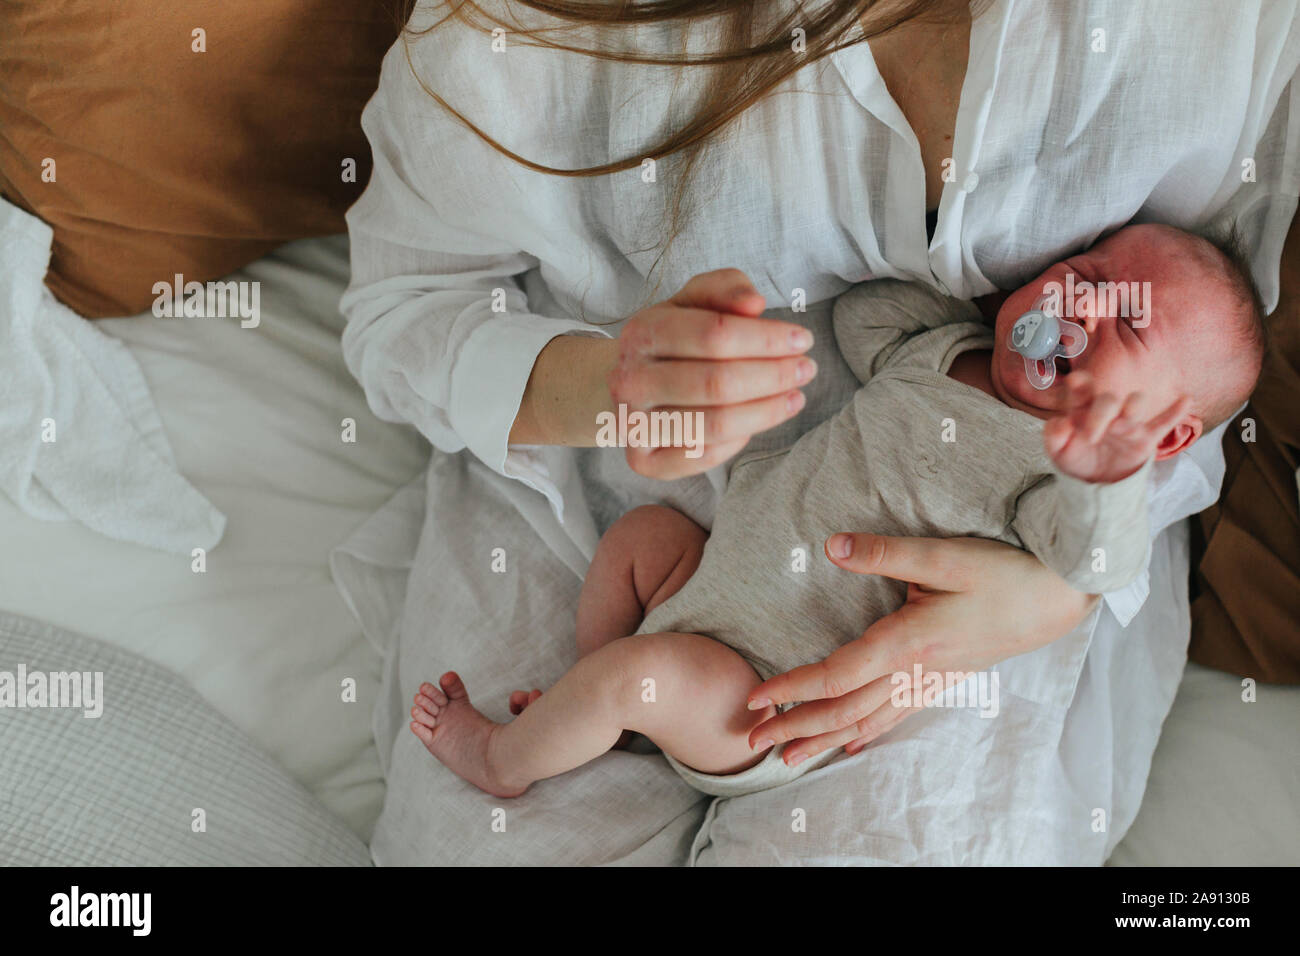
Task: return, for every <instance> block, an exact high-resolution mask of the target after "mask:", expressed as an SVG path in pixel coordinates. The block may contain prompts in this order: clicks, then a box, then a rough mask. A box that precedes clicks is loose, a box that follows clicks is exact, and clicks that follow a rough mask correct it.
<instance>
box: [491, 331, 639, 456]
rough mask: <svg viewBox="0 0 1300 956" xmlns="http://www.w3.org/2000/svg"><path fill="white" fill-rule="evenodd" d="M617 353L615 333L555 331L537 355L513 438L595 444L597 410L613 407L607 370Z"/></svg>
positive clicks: (515, 441)
mask: <svg viewBox="0 0 1300 956" xmlns="http://www.w3.org/2000/svg"><path fill="white" fill-rule="evenodd" d="M617 359H618V341H617V340H616V339H606V338H594V337H591V336H585V335H558V336H556V337H555V338H553V339H551V341H550V342H548V343H547V344H546V347H545V348H543V349H542V351H541V352H539V353H538V355H537V360H536V362H534V363H533V371H532V374H531V375H529V377H528V385H527V386H526V387H525V389H524V397H523V400H522V401H521V402H520V403H519V411H518V412H517V413H516V415H515V422H514V425H513V427H512V428H511V429H510V441H511V443H512V444H521V445H568V446H571V447H591V446H593V445H595V444H596V432H597V425H596V416H597V415H598V414H599V413H600V412H602V411H609V410H612V409H613V407H614V404H613V401H612V399H611V398H610V395H609V387H608V385H606V376H607V374H608V373H609V371H610V369H612V368H613V367H614V364H615V362H616V361H617Z"/></svg>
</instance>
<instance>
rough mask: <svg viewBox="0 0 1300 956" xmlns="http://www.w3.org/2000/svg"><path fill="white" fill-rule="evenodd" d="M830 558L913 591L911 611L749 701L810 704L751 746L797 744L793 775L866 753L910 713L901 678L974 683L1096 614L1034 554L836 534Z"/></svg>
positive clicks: (757, 735) (956, 542) (757, 732)
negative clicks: (953, 677) (894, 696)
mask: <svg viewBox="0 0 1300 956" xmlns="http://www.w3.org/2000/svg"><path fill="white" fill-rule="evenodd" d="M826 556H827V557H828V558H829V559H830V560H831V561H832V562H834V563H835V564H837V565H839V566H840V567H841V568H845V569H847V570H849V571H852V572H855V573H857V574H880V575H885V576H887V577H891V578H894V579H896V580H900V581H907V582H909V583H908V586H907V602H906V603H905V604H904V605H903V606H902V607H901V608H899V609H898V610H897V611H895V612H894V613H893V614H890V615H888V616H887V617H883V618H881V619H880V620H879V621H877V622H876V623H875V624H873V625H871V627H869V628H867V630H866V632H865V633H864V634H863V635H862V636H861V637H860V638H858V639H857V640H855V641H853V642H852V643H849V644H845V645H844V646H843V647H840V648H838V649H837V650H836V651H835V652H834V653H832V654H831V655H830V656H829V657H827V658H826V659H825V660H824V661H819V662H818V663H816V664H807V665H805V666H803V667H796V668H795V669H794V670H792V671H789V672H787V673H785V674H779V675H777V676H776V677H773V678H772V679H771V680H768V681H765V682H763V683H762V684H760V685H758V687H756V688H754V690H753V691H751V692H750V695H749V700H750V707H751V709H754V710H757V709H759V708H760V707H763V706H766V705H767V704H768V703H774V704H786V703H794V702H796V701H808V703H803V704H800V705H799V706H797V707H793V708H791V709H790V710H788V711H786V712H785V713H781V714H778V715H777V716H775V717H772V718H771V719H769V720H767V721H764V722H763V723H762V724H760V725H759V726H758V727H756V728H755V729H754V731H753V733H751V734H750V737H749V740H750V744H751V745H753V746H754V747H755V749H764V748H766V747H767V746H770V745H771V744H773V743H777V744H779V743H783V742H785V741H790V743H788V744H787V745H786V748H785V753H784V759H785V762H786V763H787V764H789V765H791V766H793V765H794V764H796V763H798V762H800V761H802V760H803V759H805V758H807V757H811V756H813V755H814V754H817V753H821V752H822V751H824V750H830V749H832V748H834V747H840V746H843V747H844V748H845V750H847V751H848V752H849V753H857V752H858V751H859V750H861V749H862V748H863V747H865V746H866V745H867V744H868V743H870V742H871V741H872V740H874V739H875V738H876V737H878V736H880V735H881V734H883V733H884V732H885V731H887V730H889V729H890V728H891V727H893V726H894V725H895V724H897V723H898V722H899V721H901V720H902V719H903V718H904V717H906V716H907V715H908V714H909V713H910V712H911V710H912V709H915V708H906V707H901V706H895V705H894V703H893V701H892V700H891V692H892V691H893V690H894V685H893V684H892V683H891V680H890V678H891V676H892V675H893V674H895V673H897V672H904V673H907V674H911V673H912V669H913V665H914V664H918V663H919V664H920V665H921V668H922V670H923V671H924V672H927V673H928V672H930V671H940V672H948V673H953V672H974V671H980V670H983V669H984V668H986V667H988V666H990V665H991V664H995V663H997V662H998V661H1002V660H1005V659H1007V658H1008V657H1014V656H1015V655H1017V654H1024V653H1026V652H1027V651H1032V650H1034V649H1036V648H1039V647H1044V646H1046V645H1047V644H1050V643H1052V642H1053V641H1055V640H1057V639H1058V638H1060V637H1063V636H1064V635H1065V634H1067V633H1069V632H1070V631H1071V630H1072V629H1073V628H1074V627H1075V626H1076V625H1077V624H1078V623H1079V622H1080V621H1082V620H1083V618H1084V616H1085V615H1086V614H1087V613H1088V612H1089V611H1090V610H1091V609H1092V608H1093V606H1094V605H1095V604H1096V601H1097V598H1096V596H1095V595H1088V594H1081V593H1079V592H1078V591H1075V590H1074V589H1073V588H1071V587H1070V586H1069V585H1067V584H1066V583H1065V582H1064V581H1062V580H1061V579H1060V578H1059V577H1057V576H1056V575H1055V574H1054V573H1053V572H1051V571H1049V570H1048V569H1047V568H1046V567H1044V566H1043V565H1042V564H1041V563H1040V562H1039V561H1038V559H1037V558H1035V557H1034V556H1033V555H1032V554H1029V553H1027V552H1025V551H1021V550H1019V549H1018V548H1013V547H1011V546H1010V545H1007V544H1002V543H1000V542H997V541H988V540H985V539H983V538H949V539H935V538H890V537H884V536H881V535H871V534H837V535H832V536H831V538H830V539H828V540H827V542H826Z"/></svg>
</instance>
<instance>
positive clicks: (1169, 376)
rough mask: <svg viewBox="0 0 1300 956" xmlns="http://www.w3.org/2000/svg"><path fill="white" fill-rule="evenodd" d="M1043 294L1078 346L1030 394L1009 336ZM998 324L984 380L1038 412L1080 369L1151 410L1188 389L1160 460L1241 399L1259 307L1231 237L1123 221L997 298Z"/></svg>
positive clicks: (1043, 413) (1256, 362)
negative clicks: (1074, 330)
mask: <svg viewBox="0 0 1300 956" xmlns="http://www.w3.org/2000/svg"><path fill="white" fill-rule="evenodd" d="M1042 295H1054V296H1055V297H1056V298H1057V300H1058V301H1059V302H1060V303H1061V305H1062V307H1063V309H1064V313H1065V314H1064V318H1066V319H1067V320H1069V321H1071V322H1076V323H1078V324H1079V325H1081V326H1083V327H1084V328H1085V329H1086V330H1087V333H1088V347H1087V348H1086V349H1085V350H1084V351H1083V353H1082V354H1081V355H1079V356H1077V357H1076V358H1074V359H1072V360H1067V359H1062V358H1058V359H1056V363H1057V370H1056V380H1055V381H1054V382H1053V383H1052V384H1051V385H1050V386H1048V387H1047V388H1045V389H1042V390H1039V389H1036V388H1034V387H1033V386H1032V385H1031V384H1030V383H1029V380H1028V378H1027V377H1026V374H1025V364H1024V358H1023V357H1022V356H1021V355H1020V354H1019V353H1017V352H1016V351H1014V350H1013V349H1012V348H1011V346H1010V344H1009V343H1010V339H1011V329H1012V326H1014V325H1015V322H1016V320H1017V319H1018V318H1019V317H1020V316H1021V315H1023V314H1024V313H1025V312H1027V311H1029V310H1030V309H1031V308H1033V305H1034V302H1035V300H1037V299H1038V298H1039V297H1040V296H1042ZM996 329H997V332H996V334H997V341H996V343H995V344H994V349H993V364H992V375H993V387H994V389H995V390H996V391H997V393H998V395H999V397H1000V398H1001V399H1002V400H1003V401H1004V402H1006V403H1007V404H1008V405H1011V406H1013V407H1015V408H1019V409H1021V410H1022V411H1026V412H1028V413H1029V414H1031V415H1034V416H1036V417H1038V418H1051V417H1053V416H1054V415H1056V414H1057V413H1058V412H1060V411H1061V410H1062V409H1063V408H1064V407H1065V398H1066V382H1067V381H1068V379H1069V375H1070V373H1071V372H1072V371H1076V370H1081V369H1082V370H1086V371H1087V372H1088V373H1089V374H1090V375H1092V377H1093V380H1094V383H1095V386H1096V390H1097V391H1098V392H1099V393H1100V392H1111V393H1114V394H1116V395H1118V396H1120V397H1123V396H1126V395H1128V394H1131V393H1133V392H1141V393H1143V395H1144V396H1145V397H1146V399H1147V400H1149V402H1150V407H1151V409H1152V411H1153V412H1154V411H1156V410H1159V409H1161V408H1166V407H1168V406H1169V405H1171V404H1173V402H1174V401H1175V399H1177V397H1178V396H1179V395H1187V396H1188V397H1189V398H1190V399H1191V400H1192V407H1191V410H1190V411H1189V412H1188V413H1187V414H1186V415H1185V416H1184V417H1183V420H1182V421H1181V422H1180V423H1179V424H1178V425H1176V426H1175V427H1174V428H1173V429H1171V430H1170V432H1169V433H1168V434H1167V435H1166V436H1165V438H1164V439H1162V441H1161V443H1160V447H1159V449H1158V451H1157V453H1156V457H1157V458H1161V459H1163V458H1168V457H1170V456H1171V455H1175V454H1177V453H1178V452H1180V451H1182V450H1183V449H1184V448H1186V447H1188V446H1189V445H1191V444H1192V442H1194V441H1196V439H1197V438H1199V437H1200V435H1201V433H1202V432H1203V431H1209V430H1210V429H1211V428H1214V427H1215V426H1216V425H1218V424H1219V423H1220V422H1223V421H1225V420H1226V419H1228V418H1229V417H1230V416H1231V415H1232V413H1233V412H1235V411H1236V410H1237V408H1238V407H1239V406H1240V405H1241V404H1242V403H1243V402H1244V401H1246V399H1247V398H1249V397H1250V393H1251V392H1252V391H1253V390H1254V388H1255V382H1256V380H1257V379H1258V378H1259V371H1260V366H1261V363H1262V362H1263V357H1264V342H1265V337H1264V310H1263V307H1262V304H1261V302H1260V298H1259V293H1258V292H1257V291H1256V289H1255V286H1254V283H1253V281H1252V279H1251V276H1250V272H1249V269H1248V268H1247V266H1246V264H1245V261H1244V258H1243V257H1242V256H1241V255H1240V253H1239V251H1238V244H1237V243H1236V242H1235V240H1228V241H1225V242H1223V243H1219V244H1216V243H1213V242H1210V241H1209V240H1207V239H1203V238H1200V237H1198V236H1194V235H1192V234H1191V233H1188V232H1183V231H1182V230H1180V229H1174V228H1172V227H1170V226H1158V225H1139V226H1126V227H1125V228H1123V229H1120V230H1119V231H1118V232H1116V233H1114V234H1112V235H1110V236H1108V237H1107V238H1105V239H1103V240H1102V241H1101V242H1098V243H1097V244H1096V245H1094V246H1093V247H1092V248H1090V249H1089V250H1088V251H1087V252H1084V253H1081V254H1080V255H1077V256H1073V257H1071V258H1069V259H1066V260H1064V261H1062V262H1058V263H1056V264H1055V265H1053V266H1051V267H1049V268H1048V269H1047V271H1045V272H1044V273H1043V274H1042V275H1040V276H1039V277H1038V278H1036V279H1034V280H1033V281H1032V282H1030V283H1029V284H1028V285H1025V286H1023V287H1022V288H1020V289H1017V290H1016V291H1015V292H1013V293H1012V294H1011V295H1010V296H1009V297H1008V298H1007V300H1006V302H1004V303H1003V305H1002V307H1001V309H999V311H998V316H997V326H996Z"/></svg>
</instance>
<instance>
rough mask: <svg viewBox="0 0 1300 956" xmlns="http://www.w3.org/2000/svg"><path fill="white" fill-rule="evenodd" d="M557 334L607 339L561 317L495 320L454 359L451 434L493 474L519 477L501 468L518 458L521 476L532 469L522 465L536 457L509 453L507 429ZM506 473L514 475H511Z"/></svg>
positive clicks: (604, 334)
mask: <svg viewBox="0 0 1300 956" xmlns="http://www.w3.org/2000/svg"><path fill="white" fill-rule="evenodd" d="M557 335H590V336H595V337H598V338H610V337H611V336H610V335H609V334H608V333H607V332H604V331H602V330H601V329H597V328H593V327H592V326H590V325H585V324H583V323H581V322H573V321H570V320H567V319H551V318H545V317H542V316H535V315H528V316H495V317H493V318H491V319H489V320H487V321H485V322H484V323H483V324H481V325H480V326H479V327H478V328H477V329H475V330H474V332H473V333H472V334H471V335H470V336H469V338H468V339H466V340H465V343H464V345H463V346H462V347H461V350H460V355H459V356H457V359H456V365H455V367H454V369H453V370H452V378H451V400H450V402H449V403H448V406H449V407H448V410H447V411H448V418H449V419H450V423H451V427H452V430H453V431H455V432H456V434H457V435H459V436H460V438H461V440H462V441H463V442H464V443H465V446H466V447H467V448H468V449H469V450H470V451H471V452H473V454H474V455H475V457H477V458H478V459H479V460H480V461H482V462H483V463H484V464H485V465H487V466H488V467H489V468H491V469H492V470H493V471H495V472H496V473H497V474H499V475H504V476H506V477H507V478H523V477H524V475H523V474H519V473H518V472H519V469H508V468H507V460H508V459H509V458H511V457H516V458H519V459H520V464H522V465H524V468H523V471H524V472H525V473H528V472H532V471H535V469H534V468H533V467H531V466H530V465H529V464H526V463H525V462H526V461H527V462H531V461H532V460H533V459H536V458H537V456H535V455H529V454H527V453H526V452H525V453H522V454H521V455H512V454H511V449H510V447H509V442H510V429H511V428H513V427H514V423H515V416H516V415H518V414H519V405H520V403H521V402H522V401H523V398H524V390H525V388H526V387H527V385H528V376H529V375H531V374H532V371H533V364H534V363H535V362H536V361H537V355H538V353H539V352H541V351H542V349H544V348H545V347H546V344H547V343H548V342H550V341H551V339H553V338H555V337H556V336H557ZM520 447H521V448H527V447H529V446H520ZM512 470H513V471H516V473H515V474H511V471H512ZM542 477H543V478H544V476H542ZM528 483H529V484H532V483H533V482H531V481H529V482H528ZM538 490H542V489H540V488H539V489H538ZM548 497H550V496H549V495H548Z"/></svg>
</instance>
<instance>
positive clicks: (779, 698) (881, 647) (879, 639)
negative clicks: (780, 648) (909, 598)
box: [749, 606, 907, 720]
mask: <svg viewBox="0 0 1300 956" xmlns="http://www.w3.org/2000/svg"><path fill="white" fill-rule="evenodd" d="M906 610H907V608H906V606H904V607H902V608H900V609H899V610H898V611H895V612H894V613H893V614H890V615H889V616H887V617H882V618H881V619H880V620H878V621H877V622H876V623H875V624H872V625H871V627H869V628H867V630H866V632H865V633H864V634H863V635H862V636H861V637H860V638H858V639H857V640H856V641H851V642H849V643H848V644H844V645H842V646H840V647H837V648H836V649H835V650H834V651H832V652H831V653H830V655H829V656H827V657H826V658H825V659H824V660H820V661H815V662H814V663H812V664H804V665H803V666H802V667H796V668H795V669H794V670H792V671H786V672H785V673H784V674H777V675H776V676H775V677H770V678H768V679H767V680H765V681H763V683H761V684H759V685H758V686H757V687H755V688H754V689H753V690H751V691H750V692H749V709H750V710H760V709H762V708H763V707H766V706H768V705H769V704H792V703H794V702H795V701H812V700H830V699H833V698H837V697H843V696H844V695H845V694H848V693H849V692H851V691H855V690H857V689H859V688H861V687H864V686H865V685H867V684H869V683H871V681H873V680H875V679H876V678H878V677H881V676H883V675H885V674H889V673H892V672H893V671H895V670H898V669H899V667H898V666H896V665H897V664H898V663H899V662H901V661H902V660H903V659H904V655H905V648H904V647H902V646H899V645H900V642H899V641H898V638H899V637H900V636H901V635H902V633H903V632H902V631H901V630H900V628H901V627H902V626H903V623H905V620H906V616H905V615H904V617H901V618H900V615H901V614H904V612H906ZM775 719H777V718H773V720H775Z"/></svg>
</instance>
